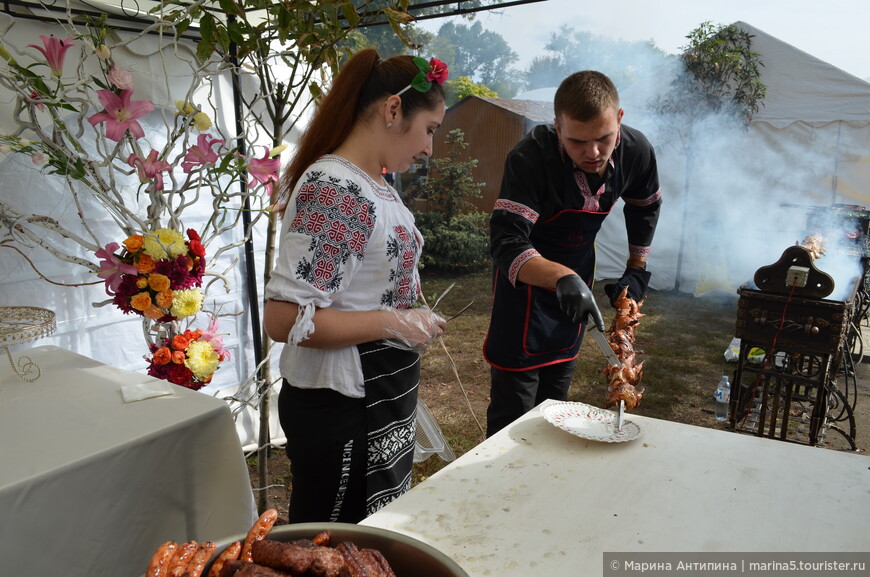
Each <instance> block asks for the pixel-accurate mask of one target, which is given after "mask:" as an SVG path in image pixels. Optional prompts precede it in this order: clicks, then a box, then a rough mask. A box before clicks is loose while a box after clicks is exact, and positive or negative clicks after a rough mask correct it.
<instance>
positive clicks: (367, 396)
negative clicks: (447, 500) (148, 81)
mask: <svg viewBox="0 0 870 577" xmlns="http://www.w3.org/2000/svg"><path fill="white" fill-rule="evenodd" d="M446 77H447V71H446V67H444V66H443V63H441V62H440V61H438V60H437V59H432V60H430V61H429V62H426V60H424V59H422V58H412V57H410V56H394V57H391V58H389V59H386V60H381V59H380V57H379V55H378V53H377V51H375V50H373V49H366V50H362V51H360V52H359V53H357V54H356V55H354V56H353V57H352V58H351V59H350V60H349V61H348V62H347V64H345V66H344V67H343V68H342V70H341V71H340V73H339V74H338V75H337V76H336V78H335V79H334V82H333V85H332V87H331V89H330V90H329V92H328V93H327V94H326V96H325V97H324V99H323V101H322V102H321V104H320V106H319V107H318V109H317V111H316V113H315V115H314V118H313V119H312V121H311V123H310V124H309V126H308V128H307V130H306V131H305V133H304V134H303V136H302V138H301V139H300V141H299V146H298V148H297V151H296V154H295V156H294V157H293V159H292V160H291V162H290V165H289V166H288V167H287V169H286V171H285V173H284V175H283V177H282V182H281V185H282V186H281V190H282V195H283V198H286V199H287V201H286V205H285V208H284V209H283V210H284V213H283V220H282V229H281V235H282V236H281V248H280V251H279V257H278V260H277V262H276V266H275V270H274V272H273V273H272V277H271V279H270V280H269V283H268V284H267V286H266V298H267V302H266V308H265V314H264V326H265V329H266V332H267V333H268V334H269V336H270V337H271V338H272V339H274V340H275V341H278V342H285V343H287V344H286V345H285V346H284V349H283V351H282V353H281V360H280V368H281V375H282V377H283V378H284V381H283V385H282V388H281V392H280V395H279V398H278V410H279V417H280V421H281V426H282V428H283V429H284V433H285V435H286V437H287V449H286V450H287V456H288V457H289V458H290V462H291V473H292V490H291V496H290V512H289V517H290V521H291V522H294V523H295V522H308V521H341V522H351V523H355V522H357V521H360V520H361V519H363V518H364V517H366V516H368V515H370V514H371V513H373V512H375V511H376V510H378V509H379V508H380V507H382V506H383V505H385V504H386V503H388V502H390V501H391V500H393V499H395V498H396V497H398V496H399V495H400V494H402V493H403V492H405V491H407V490H408V489H409V488H410V485H411V467H412V464H413V453H414V442H415V426H416V421H415V417H416V403H417V387H418V384H419V374H420V352H422V351H423V350H425V349H426V347H427V346H428V345H429V344H430V343H431V342H432V341H433V340H434V339H435V338H436V337H438V336H440V335H441V334H442V333H443V331H444V329H445V327H446V322H445V321H444V319H443V318H442V317H440V316H439V315H437V314H435V313H433V312H432V311H430V310H429V309H427V308H425V307H416V308H411V306H412V305H413V304H414V303H415V301H416V300H417V297H418V295H419V294H420V278H419V275H418V272H417V263H418V261H419V258H420V252H421V250H422V247H423V239H422V237H421V236H420V233H419V231H418V230H417V229H416V227H415V226H414V218H413V216H412V215H411V213H410V212H409V211H408V210H407V208H406V207H405V206H404V204H403V203H402V201H401V199H400V198H399V196H398V194H397V192H396V191H395V189H393V188H392V187H391V186H389V185H388V184H387V183H386V182H385V181H384V179H383V177H382V174H383V171H384V169H386V170H387V171H388V172H403V171H405V170H407V169H408V167H409V166H410V165H411V164H412V163H413V162H415V161H416V160H417V159H418V158H420V157H422V156H428V155H430V154H431V152H432V139H433V135H434V133H435V130H436V129H437V128H438V127H439V126H440V124H441V121H442V120H443V118H444V112H445V107H444V92H443V89H442V88H441V84H442V83H443V82H444V80H445V79H446Z"/></svg>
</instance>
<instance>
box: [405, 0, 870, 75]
mask: <svg viewBox="0 0 870 577" xmlns="http://www.w3.org/2000/svg"><path fill="white" fill-rule="evenodd" d="M477 19H478V20H480V22H481V23H482V24H483V26H484V28H486V29H488V30H492V31H494V32H498V33H499V34H501V35H502V36H503V37H504V38H505V40H507V41H508V43H509V44H511V46H512V48H513V50H514V51H515V52H516V53H517V54H518V55H519V56H520V61H519V62H518V63H517V65H518V67H520V68H523V67H525V66H526V65H527V64H528V63H529V62H531V60H532V58H533V57H534V56H536V55H538V54H540V53H542V52H543V47H544V45H545V44H546V43H547V41H548V40H549V38H550V35H551V33H552V32H554V31H556V30H557V29H558V28H559V26H560V25H561V24H566V25H567V26H569V27H573V28H574V29H575V30H577V31H588V32H591V33H593V34H596V35H602V36H610V37H613V38H616V39H622V40H626V41H645V40H652V41H654V42H655V44H656V46H658V47H659V48H660V49H662V50H664V51H665V52H667V53H669V54H679V53H680V52H682V50H681V47H683V46H685V45H686V44H687V43H688V41H687V39H686V35H687V34H688V33H689V32H691V31H692V30H694V29H695V28H697V27H698V26H699V25H700V24H701V23H702V22H707V21H709V22H711V23H712V24H714V25H720V24H731V23H733V22H736V21H738V20H742V21H743V22H746V23H747V24H750V25H752V26H754V27H755V28H758V29H760V30H763V31H764V32H766V33H768V34H770V35H771V36H774V37H776V38H778V39H780V40H782V41H784V42H787V43H788V44H791V45H792V46H794V47H795V48H798V49H800V50H803V51H804V52H807V53H809V54H811V55H813V56H815V57H816V58H819V59H821V60H824V61H826V62H828V63H829V64H833V65H834V66H836V67H837V68H840V69H842V70H844V71H846V72H848V73H850V74H852V75H855V76H857V77H859V78H864V79H868V78H870V33H868V25H870V1H867V0H828V1H827V2H820V1H819V0H812V1H810V0H606V1H604V2H601V1H598V2H590V1H586V0H546V1H544V2H535V3H532V4H528V5H523V6H514V7H510V8H504V9H501V10H499V11H497V12H495V11H493V12H480V13H478V15H477ZM444 22H445V20H442V19H438V20H430V21H426V22H425V23H422V25H423V26H424V27H425V28H427V29H430V30H431V29H435V30H437V28H438V27H439V26H441V25H442V24H443V23H444Z"/></svg>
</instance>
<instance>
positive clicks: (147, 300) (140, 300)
mask: <svg viewBox="0 0 870 577" xmlns="http://www.w3.org/2000/svg"><path fill="white" fill-rule="evenodd" d="M130 306H131V307H133V308H134V309H136V310H137V311H144V310H145V309H147V308H148V307H150V306H151V295H150V294H148V293H145V292H142V293H138V294H135V295H133V298H131V299H130Z"/></svg>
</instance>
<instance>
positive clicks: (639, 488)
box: [362, 409, 870, 577]
mask: <svg viewBox="0 0 870 577" xmlns="http://www.w3.org/2000/svg"><path fill="white" fill-rule="evenodd" d="M628 419H629V420H631V421H633V422H635V423H637V424H638V425H639V426H640V428H641V436H640V437H639V438H637V439H635V440H633V441H630V442H626V443H613V444H609V443H603V442H595V441H588V440H585V439H582V438H579V437H576V436H573V435H571V434H569V433H567V432H565V431H562V430H560V429H557V428H556V427H554V426H553V425H551V424H549V423H548V422H547V421H545V420H544V419H543V418H542V417H541V416H540V413H539V411H538V409H535V410H533V411H531V412H530V413H528V414H526V415H525V416H523V417H521V418H520V419H518V420H517V421H515V422H514V423H513V424H511V425H510V426H509V427H507V428H506V429H504V430H502V431H501V432H500V433H498V434H496V435H494V436H493V437H492V438H490V439H488V440H486V441H485V442H484V443H482V444H480V445H478V446H477V447H475V448H474V449H472V450H471V451H469V452H468V453H466V454H465V455H463V456H462V457H460V458H459V459H458V460H456V461H455V462H453V463H451V464H450V465H448V466H447V467H445V468H444V469H443V470H441V471H439V472H438V473H436V474H435V475H432V477H430V478H429V479H427V480H426V481H425V482H423V483H421V484H419V485H418V486H416V487H414V488H413V489H412V490H411V491H410V492H408V493H406V494H405V495H403V496H402V497H400V498H399V499H397V500H395V501H393V502H392V503H390V504H389V505H387V506H386V507H385V508H383V509H381V510H380V511H378V512H377V513H375V514H374V515H372V516H370V517H368V518H367V519H365V520H364V521H363V522H362V523H363V524H364V525H371V526H375V527H383V528H386V529H391V530H394V531H398V532H400V533H405V534H407V535H410V536H412V537H415V538H417V539H420V540H422V541H424V542H427V543H429V544H430V545H433V546H434V547H436V548H438V549H440V550H441V551H443V552H444V553H445V554H447V555H449V556H450V557H452V558H453V559H454V560H456V561H457V562H458V563H459V564H460V565H461V566H462V567H463V568H464V569H465V570H466V571H467V572H468V574H469V575H470V576H471V577H485V576H486V577H489V576H496V575H497V576H498V577H513V576H516V577H520V576H522V577H527V576H528V575H553V576H567V575H570V576H572V577H574V576H586V575H589V576H595V577H600V576H601V575H603V574H604V567H603V565H602V560H603V553H604V552H691V551H698V552H701V551H703V552H796V551H829V552H830V551H834V552H848V551H853V552H866V551H870V534H868V532H867V527H868V512H870V459H868V458H867V457H866V456H863V455H856V454H848V453H841V452H836V451H831V450H827V449H819V448H814V447H807V446H803V445H796V444H791V443H786V442H783V441H775V440H769V439H761V438H757V437H752V436H747V435H741V434H738V433H731V432H726V431H719V430H714V429H706V428H702V427H695V426H689V425H683V424H679V423H672V422H668V421H662V420H658V419H651V418H644V417H640V416H636V415H629V417H628Z"/></svg>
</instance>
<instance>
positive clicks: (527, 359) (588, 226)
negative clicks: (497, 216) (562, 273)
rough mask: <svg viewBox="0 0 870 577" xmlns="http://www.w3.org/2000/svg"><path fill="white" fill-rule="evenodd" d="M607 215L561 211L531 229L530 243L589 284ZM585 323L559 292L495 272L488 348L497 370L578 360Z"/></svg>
mask: <svg viewBox="0 0 870 577" xmlns="http://www.w3.org/2000/svg"><path fill="white" fill-rule="evenodd" d="M607 214H608V213H607V212H588V211H583V210H562V211H561V212H558V213H556V214H555V215H553V216H552V217H551V218H549V219H548V220H546V221H544V222H540V221H539V222H538V223H536V224H535V227H534V228H533V229H532V234H531V236H530V240H531V242H532V245H533V246H534V247H535V248H536V249H537V251H538V252H539V253H540V254H541V256H542V257H544V258H546V259H548V260H552V261H555V262H558V263H561V264H564V265H565V266H568V267H570V268H571V269H573V270H574V271H575V272H576V273H577V274H578V275H580V277H581V278H583V279H584V280H587V282H588V279H592V276H593V273H594V271H595V236H596V235H597V234H598V231H599V230H600V229H601V223H602V222H603V221H604V218H605V217H606V216H607ZM583 328H584V326H583V325H582V324H580V325H578V324H576V323H574V322H572V321H571V320H570V319H569V318H568V317H567V316H566V315H565V313H563V312H562V310H561V309H560V308H559V302H558V300H557V299H556V291H555V290H548V289H542V288H539V287H535V286H531V285H527V284H524V283H521V282H519V281H517V284H516V286H512V285H511V283H510V281H509V280H508V277H507V275H506V274H505V272H504V271H501V270H498V269H496V270H495V279H494V287H493V311H492V318H491V320H490V325H489V332H488V334H487V337H486V343H485V344H484V356H485V358H486V360H487V362H489V364H491V365H492V366H494V367H496V368H499V369H504V370H508V371H524V370H529V369H535V368H539V367H543V366H546V365H551V364H555V363H561V362H565V361H570V360H571V359H574V358H576V357H577V351H578V350H579V349H580V344H581V342H582V337H583Z"/></svg>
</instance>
